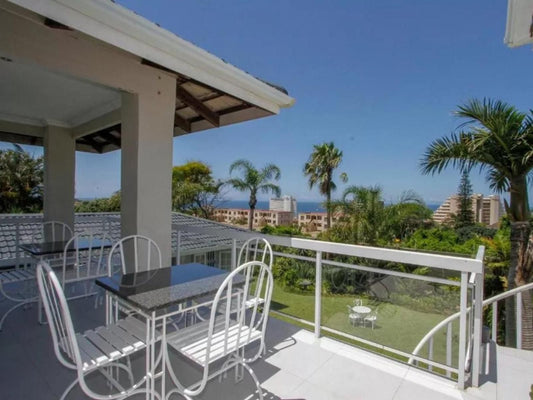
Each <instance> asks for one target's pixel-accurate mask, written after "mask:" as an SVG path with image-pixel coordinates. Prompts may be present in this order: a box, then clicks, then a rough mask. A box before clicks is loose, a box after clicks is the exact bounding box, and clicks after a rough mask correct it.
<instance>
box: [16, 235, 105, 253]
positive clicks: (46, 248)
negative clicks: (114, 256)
mask: <svg viewBox="0 0 533 400" xmlns="http://www.w3.org/2000/svg"><path fill="white" fill-rule="evenodd" d="M67 243H68V241H59V242H36V243H23V244H21V245H19V247H20V248H21V249H22V250H24V251H26V252H28V253H30V254H31V255H33V256H45V255H50V254H58V253H62V252H63V251H64V250H65V246H66V245H67ZM111 246H112V243H111V241H110V240H105V241H104V243H103V247H104V248H110V247H111ZM90 247H92V248H93V249H97V248H100V247H102V241H101V240H100V239H93V240H92V241H89V240H87V239H79V240H78V249H79V250H87V249H89V248H90ZM75 249H76V245H75V243H74V242H72V243H71V247H69V251H74V250H75Z"/></svg>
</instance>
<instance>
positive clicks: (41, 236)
mask: <svg viewBox="0 0 533 400" xmlns="http://www.w3.org/2000/svg"><path fill="white" fill-rule="evenodd" d="M71 237H72V229H71V228H70V226H68V225H67V224H65V223H64V222H60V221H47V222H43V223H42V224H41V225H40V226H39V227H37V228H35V229H34V230H33V231H32V233H31V234H30V242H31V243H42V242H64V241H67V240H69V239H70V238H71Z"/></svg>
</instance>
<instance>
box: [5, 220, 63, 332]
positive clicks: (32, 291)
mask: <svg viewBox="0 0 533 400" xmlns="http://www.w3.org/2000/svg"><path fill="white" fill-rule="evenodd" d="M71 236H72V229H70V227H69V226H68V225H67V224H65V223H63V222H59V221H48V222H43V223H42V224H40V225H39V226H38V227H37V228H35V229H34V230H33V231H32V232H31V233H30V235H29V237H28V238H26V239H27V240H25V241H26V242H30V243H40V242H44V241H58V242H59V241H65V240H68V239H69V238H70V237H71ZM47 259H48V260H49V263H50V264H52V265H53V266H59V265H61V262H62V258H61V257H58V256H57V255H56V256H51V257H47ZM7 286H9V287H11V288H12V290H8V289H7V288H6V287H7ZM0 293H1V294H2V296H4V298H6V299H8V300H10V301H12V302H14V303H15V304H14V305H13V306H12V307H11V308H9V309H8V310H7V311H6V312H4V314H3V315H2V318H1V319H0V331H1V330H2V328H3V326H4V321H5V320H6V318H7V317H8V315H9V314H11V313H12V312H13V311H15V310H16V309H18V308H20V307H25V306H28V305H29V304H31V303H34V302H37V301H38V300H39V296H38V294H37V291H36V288H35V264H34V263H30V264H28V265H24V266H22V267H16V268H12V269H6V270H2V271H0ZM39 310H40V308H39ZM40 320H41V318H40V315H39V321H40Z"/></svg>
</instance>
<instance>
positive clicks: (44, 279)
mask: <svg viewBox="0 0 533 400" xmlns="http://www.w3.org/2000/svg"><path fill="white" fill-rule="evenodd" d="M37 283H38V286H39V293H40V295H41V298H42V301H43V304H44V309H45V312H46V317H47V319H48V325H49V326H50V333H51V335H52V341H53V345H54V351H55V354H56V357H57V359H58V360H59V362H60V363H61V364H63V365H64V366H65V367H67V368H69V369H72V370H76V371H77V378H76V379H75V380H74V382H72V383H71V384H70V385H69V386H68V387H67V388H66V390H65V391H64V393H63V395H62V396H61V400H63V399H64V398H65V397H66V396H67V394H68V393H69V392H70V391H71V390H72V388H73V387H74V386H75V385H76V384H78V383H79V385H80V387H81V389H82V390H83V392H84V393H85V394H86V395H87V396H89V397H90V398H92V399H97V400H104V399H107V400H111V399H124V398H126V397H129V396H132V395H134V394H137V393H145V392H146V390H145V389H142V388H141V386H142V384H143V383H144V381H145V380H146V377H143V378H141V379H140V380H139V381H137V382H134V378H133V374H132V372H131V367H130V365H129V359H128V357H127V356H130V355H132V354H133V353H136V352H138V351H141V350H143V349H145V347H146V343H145V341H146V324H144V323H143V322H141V321H140V320H139V319H137V318H135V317H133V316H129V317H127V318H125V319H122V320H118V321H117V322H116V323H115V324H111V325H107V326H103V327H99V328H96V329H93V330H88V331H86V332H85V333H84V334H76V333H75V331H74V326H73V323H72V319H71V316H70V311H69V307H68V304H67V300H66V298H65V295H64V293H63V288H62V286H61V283H60V282H59V279H58V278H57V276H56V274H55V273H54V272H53V270H52V268H50V266H49V265H48V264H47V263H46V262H44V261H41V262H39V263H38V265H37ZM124 359H125V361H126V364H122V363H120V362H119V361H122V360H124ZM106 367H116V368H117V370H116V371H118V370H122V371H124V372H126V374H127V377H128V378H129V383H130V385H129V388H127V389H125V388H124V387H123V386H122V385H121V383H120V382H119V379H117V377H116V376H113V375H112V374H111V373H110V371H109V370H108V369H107V368H106ZM97 371H98V372H100V373H101V374H102V375H103V376H104V377H105V378H106V379H107V381H108V383H109V385H111V386H113V387H114V388H115V389H116V392H115V393H111V394H100V393H96V392H95V391H93V390H92V389H91V388H90V387H89V386H88V384H87V382H86V378H87V376H88V375H90V374H92V373H94V372H97Z"/></svg>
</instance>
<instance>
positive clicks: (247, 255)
mask: <svg viewBox="0 0 533 400" xmlns="http://www.w3.org/2000/svg"><path fill="white" fill-rule="evenodd" d="M250 261H260V262H262V263H264V264H266V265H267V266H268V268H269V269H270V270H272V263H273V262H274V254H273V252H272V246H270V243H269V242H268V240H266V239H263V238H261V237H253V238H251V239H248V240H247V241H246V242H244V244H243V245H242V247H241V251H240V252H239V257H238V259H237V265H242V264H245V263H247V262H250ZM258 289H259V286H256V288H255V290H254V293H253V294H251V295H250V297H249V299H248V303H247V304H246V306H247V307H248V308H251V307H253V306H254V305H255V303H256V302H257V303H258V304H262V303H263V302H264V299H263V298H261V296H260V292H259V291H258Z"/></svg>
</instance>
